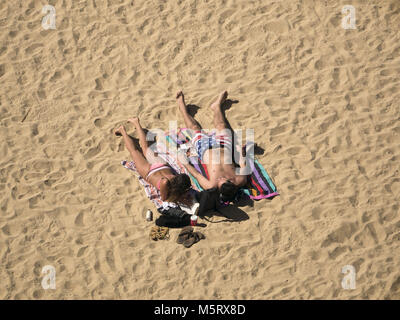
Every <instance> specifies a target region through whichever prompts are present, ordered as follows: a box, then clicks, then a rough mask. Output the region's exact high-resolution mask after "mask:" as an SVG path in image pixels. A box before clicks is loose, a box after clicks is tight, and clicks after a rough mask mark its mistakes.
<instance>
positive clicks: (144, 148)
mask: <svg viewBox="0 0 400 320" xmlns="http://www.w3.org/2000/svg"><path fill="white" fill-rule="evenodd" d="M128 121H129V122H130V123H132V124H133V125H134V126H135V129H136V132H137V133H138V136H139V144H140V147H141V148H142V151H143V154H147V149H148V147H149V145H148V143H147V139H146V133H145V132H144V130H143V128H142V126H141V125H140V122H139V118H138V117H134V118H130V119H128Z"/></svg>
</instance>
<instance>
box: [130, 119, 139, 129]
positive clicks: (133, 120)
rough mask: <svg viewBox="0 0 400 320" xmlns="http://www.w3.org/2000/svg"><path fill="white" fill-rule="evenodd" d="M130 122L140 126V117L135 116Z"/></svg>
mask: <svg viewBox="0 0 400 320" xmlns="http://www.w3.org/2000/svg"><path fill="white" fill-rule="evenodd" d="M128 122H130V123H132V124H133V125H134V126H135V127H136V126H140V122H139V118H138V117H133V118H129V119H128Z"/></svg>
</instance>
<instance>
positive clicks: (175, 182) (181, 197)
mask: <svg viewBox="0 0 400 320" xmlns="http://www.w3.org/2000/svg"><path fill="white" fill-rule="evenodd" d="M128 121H129V122H131V123H132V124H133V125H134V126H135V128H136V131H137V133H138V135H139V144H140V147H141V148H142V151H143V153H142V152H140V150H138V149H137V148H136V146H135V143H134V141H133V140H132V139H131V137H130V136H129V135H128V134H127V133H126V130H125V127H124V126H120V127H119V128H118V129H116V130H115V131H114V133H115V135H117V136H122V137H123V139H124V142H125V146H126V148H127V149H128V151H129V152H130V154H131V156H132V159H133V161H134V163H135V166H136V169H137V171H138V173H139V174H140V175H141V176H142V177H143V178H144V179H145V180H147V181H148V182H149V183H150V184H152V185H153V186H154V187H156V188H157V189H158V190H159V191H160V194H161V200H162V201H169V202H174V203H186V202H187V201H188V191H189V190H190V188H191V182H190V178H189V176H188V175H186V174H178V175H175V174H174V172H173V171H172V170H171V168H170V167H169V166H168V164H166V163H165V161H164V160H163V159H162V158H160V157H158V156H157V155H155V154H154V152H153V150H151V148H149V147H148V144H147V140H146V133H145V132H144V130H143V128H142V126H141V125H140V122H139V118H131V119H129V120H128Z"/></svg>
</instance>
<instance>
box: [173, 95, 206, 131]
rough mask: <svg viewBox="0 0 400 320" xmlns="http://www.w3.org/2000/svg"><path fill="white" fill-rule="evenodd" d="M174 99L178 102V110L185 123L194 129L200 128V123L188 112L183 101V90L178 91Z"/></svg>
mask: <svg viewBox="0 0 400 320" xmlns="http://www.w3.org/2000/svg"><path fill="white" fill-rule="evenodd" d="M176 101H177V102H178V106H179V110H180V111H181V113H182V115H183V119H184V121H185V125H186V126H187V127H188V128H190V129H192V130H195V131H198V130H201V126H200V124H199V123H198V122H197V121H196V120H194V118H193V117H192V116H191V115H190V114H189V113H188V111H187V108H186V103H185V97H184V96H183V92H182V91H179V92H178V93H177V94H176Z"/></svg>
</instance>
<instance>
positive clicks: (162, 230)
mask: <svg viewBox="0 0 400 320" xmlns="http://www.w3.org/2000/svg"><path fill="white" fill-rule="evenodd" d="M150 239H152V240H154V241H158V240H164V239H166V240H168V239H169V228H167V227H152V228H151V230H150Z"/></svg>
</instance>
